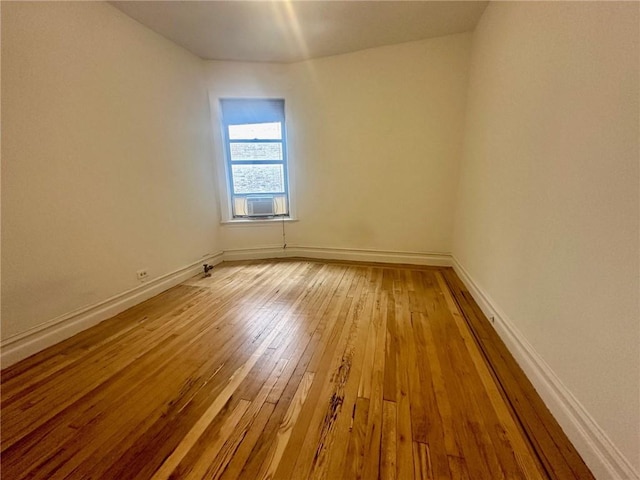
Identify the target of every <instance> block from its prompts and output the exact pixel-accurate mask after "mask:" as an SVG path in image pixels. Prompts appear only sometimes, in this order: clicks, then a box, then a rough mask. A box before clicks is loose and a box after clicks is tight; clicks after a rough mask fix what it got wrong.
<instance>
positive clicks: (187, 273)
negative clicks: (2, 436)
mask: <svg viewBox="0 0 640 480" xmlns="http://www.w3.org/2000/svg"><path fill="white" fill-rule="evenodd" d="M222 258H223V253H222V252H220V253H217V254H213V255H210V256H207V257H204V258H202V259H201V260H199V261H197V262H194V263H192V264H190V265H186V266H185V267H182V268H180V269H178V270H175V271H173V272H171V273H168V274H166V275H163V276H161V277H158V278H155V279H152V280H150V281H148V282H146V283H143V284H141V285H139V286H137V287H135V288H132V289H131V290H127V291H126V292H122V293H120V294H118V295H115V296H113V297H111V298H108V299H106V300H103V301H101V302H98V303H96V304H93V305H89V306H86V307H83V308H80V309H78V310H75V311H73V312H70V313H67V314H65V315H61V316H59V317H56V318H54V319H52V320H49V321H48V322H45V323H43V324H40V325H38V326H36V327H34V328H31V329H29V330H27V331H25V332H22V333H20V334H18V335H14V336H12V337H9V338H7V339H5V340H3V341H2V343H1V344H0V351H1V353H0V362H1V363H2V367H3V368H4V367H7V366H9V365H12V364H14V363H16V362H18V361H20V360H22V359H24V358H27V357H28V356H30V355H33V354H34V353H37V352H39V351H40V350H43V349H45V348H47V347H50V346H52V345H55V344H56V343H58V342H61V341H62V340H65V339H67V338H69V337H71V336H73V335H75V334H76V333H79V332H81V331H82V330H85V329H87V328H89V327H92V326H93V325H97V324H98V323H100V322H102V321H103V320H106V319H107V318H111V317H113V316H114V315H117V314H118V313H120V312H123V311H124V310H126V309H127V308H131V307H133V306H134V305H137V304H138V303H141V302H143V301H145V300H147V299H149V298H151V297H153V296H155V295H158V294H159V293H162V292H163V291H165V290H167V289H169V288H171V287H173V286H175V285H178V284H179V283H182V282H184V281H185V280H187V279H189V278H191V277H193V276H194V275H196V274H197V273H198V272H201V271H202V264H203V263H210V264H213V265H216V264H218V263H220V262H222Z"/></svg>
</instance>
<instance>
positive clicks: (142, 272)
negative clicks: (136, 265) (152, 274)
mask: <svg viewBox="0 0 640 480" xmlns="http://www.w3.org/2000/svg"><path fill="white" fill-rule="evenodd" d="M136 275H137V276H138V280H140V281H141V282H144V281H145V280H146V279H147V277H148V276H149V272H148V271H147V269H146V268H143V269H142V270H138V271H137V272H136Z"/></svg>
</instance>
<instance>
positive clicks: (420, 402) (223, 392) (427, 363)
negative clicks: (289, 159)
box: [0, 259, 591, 480]
mask: <svg viewBox="0 0 640 480" xmlns="http://www.w3.org/2000/svg"><path fill="white" fill-rule="evenodd" d="M452 275H453V276H452ZM454 277H455V274H454V273H453V271H452V270H450V269H438V268H426V267H410V266H385V265H373V264H350V263H338V262H319V261H310V260H303V259H295V260H286V261H277V260H273V261H256V262H235V263H223V264H221V265H219V266H217V267H216V268H215V269H214V270H213V272H212V276H211V277H210V278H204V279H200V278H194V279H193V280H191V281H188V282H186V283H184V284H182V285H179V286H177V287H175V288H173V289H171V290H168V291H167V292H165V293H163V294H161V295H159V296H157V297H154V298H152V299H150V300H148V301H146V302H144V303H142V304H140V305H138V306H136V307H133V308H131V309H129V310H127V311H125V312H123V313H121V314H120V315H117V316H116V317H114V318H112V319H110V320H107V321H105V322H102V323H101V324H99V325H97V326H96V327H93V328H91V329H89V330H86V331H84V332H82V333H80V334H79V335H76V336H75V337H73V338H70V339H69V340H67V341H65V342H62V343H60V344H58V345H56V346H54V347H52V348H49V349H47V350H45V351H43V352H41V353H39V354H37V355H34V356H33V357H30V358H28V359H26V360H24V361H22V362H20V363H18V364H16V365H14V366H12V367H9V368H7V369H5V370H4V371H3V372H2V385H1V387H2V391H1V399H2V425H1V427H2V435H1V452H2V453H1V457H0V466H1V469H2V478H7V479H23V478H30V479H58V478H60V479H62V478H73V479H75V478H77V479H86V478H108V479H129V478H137V479H158V480H159V479H169V478H172V479H173V478H188V479H205V478H206V479H239V478H242V479H331V480H333V479H377V478H382V479H398V480H405V479H414V478H415V479H449V478H454V479H458V478H459V479H473V480H479V479H490V480H497V479H509V480H511V479H539V478H562V479H564V478H591V477H580V476H578V475H579V474H580V473H581V472H582V470H579V469H574V471H571V469H569V472H570V473H576V475H574V476H556V474H558V475H564V474H565V473H566V472H565V471H564V470H562V467H554V466H553V465H555V464H554V462H555V460H554V459H553V458H552V459H551V460H548V459H547V457H546V456H544V455H542V456H541V454H540V452H539V451H538V449H537V442H536V441H535V434H534V441H532V440H531V435H530V433H529V430H528V429H527V428H525V427H523V420H522V419H521V418H519V416H518V415H517V414H516V413H514V406H513V404H512V402H510V401H509V399H508V398H507V397H506V396H505V389H504V388H503V386H502V384H501V380H500V378H499V376H498V375H496V371H495V369H494V368H493V367H491V366H490V365H489V364H488V363H487V361H486V358H487V355H486V352H485V349H484V348H480V346H481V344H479V343H478V332H477V331H476V330H474V329H473V328H471V329H470V328H469V325H468V323H467V320H468V318H467V317H466V316H465V315H464V314H463V312H462V311H461V310H460V307H459V305H461V303H460V302H461V300H465V298H464V297H460V295H461V289H460V285H457V284H454V289H453V290H454V291H453V293H452V290H450V287H449V285H450V284H452V283H451V282H455V280H456V279H455V278H454ZM456 285H457V287H456ZM466 307H467V308H469V309H471V310H472V308H473V307H472V306H471V305H470V304H469V305H466ZM476 314H477V312H476ZM479 345H480V346H479ZM511 361H513V360H512V359H511ZM528 394H531V392H528ZM533 394H535V392H533ZM547 414H548V412H547ZM543 416H544V415H543ZM543 416H541V417H540V418H538V421H544V418H542V417H543ZM537 428H539V429H543V430H545V427H544V425H542V426H539V427H537ZM554 428H555V427H554ZM558 428H559V427H558ZM545 432H550V433H549V435H553V434H554V432H555V431H554V430H553V428H551V429H547V430H545ZM560 433H561V431H560ZM566 448H567V449H569V450H571V449H572V448H573V447H571V445H570V444H569V445H568V447H566ZM576 455H577V454H576ZM569 456H570V455H569ZM572 458H573V457H572ZM572 458H570V459H569V461H574V460H575V459H573V460H572ZM575 461H576V462H578V461H579V462H581V460H580V459H579V456H578V460H575ZM585 468H586V467H585ZM586 472H588V470H586ZM589 475H590V473H589Z"/></svg>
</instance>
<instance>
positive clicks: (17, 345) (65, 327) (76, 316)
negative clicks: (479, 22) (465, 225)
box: [0, 245, 451, 367]
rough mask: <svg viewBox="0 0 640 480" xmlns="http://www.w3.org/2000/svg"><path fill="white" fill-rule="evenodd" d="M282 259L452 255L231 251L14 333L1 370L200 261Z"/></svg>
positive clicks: (418, 260)
mask: <svg viewBox="0 0 640 480" xmlns="http://www.w3.org/2000/svg"><path fill="white" fill-rule="evenodd" d="M283 257H307V258H318V259H326V260H350V261H363V262H382V263H408V264H415V265H433V266H449V265H451V256H450V255H449V254H446V253H414V252H389V251H376V250H356V249H342V248H320V247H300V246H291V247H287V248H286V249H283V248H282V246H280V245H278V246H266V247H259V248H247V249H234V250H226V251H224V252H219V253H217V254H214V255H210V256H208V257H205V258H202V259H201V260H199V261H198V262H194V263H192V264H190V265H187V266H185V267H183V268H180V269H178V270H176V271H174V272H171V273H168V274H166V275H163V276H162V277H158V278H156V279H153V280H151V281H149V282H146V283H144V284H142V285H140V286H138V287H136V288H132V289H131V290H127V291H126V292H122V293H120V294H118V295H115V296H113V297H111V298H108V299H106V300H104V301H101V302H98V303H96V304H94V305H89V306H86V307H83V308H80V309H78V310H75V311H73V312H69V313H67V314H65V315H61V316H59V317H56V318H54V319H52V320H49V321H47V322H45V323H43V324H40V325H38V326H37V327H34V328H31V329H29V330H27V331H25V332H22V333H19V334H17V335H14V336H12V337H9V338H7V339H5V340H3V341H2V342H1V343H0V363H1V364H2V367H7V366H9V365H12V364H14V363H16V362H18V361H20V360H22V359H24V358H27V357H28V356H30V355H33V354H34V353H37V352H39V351H41V350H43V349H45V348H47V347H50V346H52V345H55V344H56V343H58V342H61V341H63V340H65V339H67V338H69V337H71V336H73V335H75V334H76V333H79V332H81V331H82V330H85V329H87V328H89V327H92V326H93V325H97V324H98V323H100V322H102V321H103V320H106V319H108V318H110V317H113V316H114V315H117V314H118V313H120V312H122V311H124V310H126V309H127V308H130V307H133V306H134V305H137V304H138V303H141V302H143V301H145V300H147V299H149V298H151V297H153V296H155V295H158V294H159V293H162V292H163V291H165V290H167V289H169V288H171V287H173V286H175V285H177V284H179V283H181V282H183V281H185V280H187V279H189V278H191V277H193V276H194V275H196V274H197V273H198V272H199V271H201V269H202V264H203V263H210V264H213V265H216V264H218V263H220V262H222V261H223V260H226V261H232V260H256V259H267V258H283Z"/></svg>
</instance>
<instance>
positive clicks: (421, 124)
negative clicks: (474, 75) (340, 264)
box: [206, 34, 471, 253]
mask: <svg viewBox="0 0 640 480" xmlns="http://www.w3.org/2000/svg"><path fill="white" fill-rule="evenodd" d="M470 39H471V35H470V34H459V35H452V36H447V37H441V38H437V39H431V40H425V41H419V42H409V43H405V44H401V45H394V46H388V47H381V48H375V49H370V50H364V51H360V52H355V53H350V54H345V55H337V56H332V57H325V58H320V59H315V60H310V61H306V62H300V63H295V64H286V65H285V64H258V63H253V64H249V63H234V62H207V65H206V69H207V85H208V88H209V93H210V98H211V102H212V112H213V118H212V122H213V124H214V125H218V123H219V119H218V117H217V103H218V99H219V98H224V97H281V98H285V99H286V115H287V131H288V139H289V163H290V170H291V175H290V177H291V182H290V183H291V190H292V203H293V206H294V209H295V216H296V218H297V219H298V221H297V222H294V223H288V224H286V225H285V231H286V241H287V244H289V245H298V246H304V247H323V248H345V249H365V250H366V249H369V250H384V251H395V252H421V253H429V252H437V253H448V252H450V249H451V236H452V226H453V220H452V219H453V211H454V204H455V192H456V185H457V178H458V166H459V157H460V154H461V149H462V131H463V126H464V109H465V99H466V89H467V73H468V58H469V51H470ZM214 134H215V135H216V137H215V138H216V141H215V142H214V143H215V144H217V145H220V142H221V139H220V131H219V128H215V127H214ZM222 154H223V153H222V149H221V148H216V150H215V155H216V157H217V164H218V166H219V167H218V168H219V173H220V175H219V178H220V179H221V181H223V182H224V170H223V169H222V165H223V160H222ZM221 187H222V188H221V190H222V189H223V188H224V185H221ZM222 202H224V198H223V199H222ZM222 231H223V233H222V237H223V245H224V248H225V249H238V248H258V247H263V246H276V245H280V244H282V225H281V224H276V225H259V226H223V229H222Z"/></svg>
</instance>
